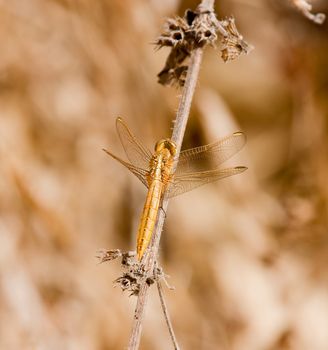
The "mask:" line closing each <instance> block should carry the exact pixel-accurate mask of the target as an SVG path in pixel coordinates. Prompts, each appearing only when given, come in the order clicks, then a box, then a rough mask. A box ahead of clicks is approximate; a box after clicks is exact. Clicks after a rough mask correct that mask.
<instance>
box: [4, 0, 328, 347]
mask: <svg viewBox="0 0 328 350" xmlns="http://www.w3.org/2000/svg"><path fill="white" fill-rule="evenodd" d="M28 3H29V4H27V3H26V4H25V5H22V2H21V1H18V0H12V1H10V2H9V1H7V2H5V1H2V2H1V3H0V21H1V28H0V45H1V55H0V91H1V95H0V159H1V162H0V171H1V181H0V194H1V202H0V259H1V263H0V324H1V327H0V348H1V349H2V348H3V349H8V350H11V349H15V350H16V349H24V350H25V349H26V350H27V349H47V350H48V349H65V350H66V349H69V350H71V349H80V350H83V349H86V350H87V349H99V350H104V349H115V350H116V349H123V348H124V346H126V343H127V339H128V335H129V333H130V324H131V315H132V313H133V309H134V302H135V299H133V298H130V299H128V298H127V296H126V295H123V296H122V294H121V292H120V291H119V290H118V289H113V288H112V280H113V279H114V278H115V277H116V276H117V275H118V274H119V273H120V271H119V266H118V265H115V264H111V265H106V264H103V265H97V264H96V260H95V259H94V258H93V255H94V254H95V252H96V250H97V249H99V248H103V247H104V248H117V247H120V248H123V249H130V248H132V247H133V245H134V241H135V233H136V228H137V224H138V220H139V214H140V211H141V208H142V205H143V200H144V195H145V191H144V189H143V188H142V186H141V185H140V184H139V183H138V182H137V181H136V180H134V179H133V177H132V176H131V175H130V174H128V173H127V171H126V170H125V169H123V168H122V167H120V166H119V165H117V164H116V163H114V162H112V161H111V160H110V159H108V158H107V157H106V155H105V154H104V153H103V152H102V151H101V149H102V148H103V147H110V148H111V150H113V151H115V153H119V150H120V145H119V143H118V138H117V136H116V135H115V130H114V120H115V118H116V116H117V115H121V116H123V117H124V118H125V120H127V122H128V123H129V125H130V127H131V129H132V130H134V132H135V133H136V135H138V136H139V137H141V138H142V139H143V140H144V141H145V143H146V144H148V145H149V147H152V145H153V143H154V142H155V141H156V140H157V139H159V138H161V137H167V136H168V135H170V126H171V120H172V118H173V115H174V112H175V108H176V106H177V101H178V99H177V95H178V91H177V90H174V89H170V88H163V87H162V86H160V85H158V84H157V83H156V74H157V73H158V72H159V71H160V69H161V68H162V66H163V64H164V61H165V56H166V54H167V52H164V51H163V52H161V51H160V52H156V53H155V52H154V51H153V48H152V47H151V46H150V45H149V42H152V41H153V40H154V38H155V37H156V36H157V35H158V33H159V31H160V27H161V25H162V23H163V21H164V18H165V17H166V16H169V15H172V14H173V13H179V14H180V15H181V14H182V13H183V11H184V9H185V8H186V7H194V6H195V4H196V3H195V2H192V1H183V2H182V3H181V4H180V7H179V6H178V4H177V3H176V2H175V1H171V2H163V1H152V2H150V1H141V0H137V1H127V2H124V3H123V2H122V1H114V0H107V1H105V0H99V1H95V2H90V1H86V0H80V1H79V2H76V1H73V0H70V1H64V0H62V1H59V0H57V1H54V0H53V1H51V0H30V1H29V2H28ZM313 4H314V5H316V6H315V11H314V13H317V12H324V13H327V12H328V8H327V5H324V2H323V1H316V2H314V1H313ZM320 6H321V7H320ZM325 6H326V7H325ZM217 8H218V10H219V16H220V17H223V16H225V15H226V16H228V15H230V14H233V15H234V16H235V18H236V22H237V24H238V29H239V30H240V32H241V33H242V34H243V35H244V36H245V38H247V40H248V41H249V42H251V43H252V44H253V45H254V46H255V50H254V52H252V54H251V55H250V56H244V57H241V58H240V59H239V60H237V61H235V62H232V63H226V64H224V63H223V62H222V61H221V60H220V58H219V54H218V53H217V52H215V51H214V50H211V49H209V50H207V52H206V54H205V58H204V62H203V64H202V69H201V77H200V81H199V84H198V88H197V89H198V90H197V92H196V97H195V103H194V106H193V110H192V115H191V119H190V121H189V125H188V128H187V134H186V138H185V147H189V146H190V147H192V146H197V145H200V144H205V143H209V142H211V141H213V140H216V139H217V138H219V137H221V136H223V135H225V134H228V133H230V132H233V131H236V130H238V129H242V130H244V131H245V132H246V133H247V135H248V140H249V142H248V145H247V147H246V149H245V151H244V153H242V154H241V156H240V157H242V159H239V160H238V158H235V159H234V160H233V164H237V165H239V164H243V165H244V164H245V165H247V166H248V167H249V171H248V173H247V174H246V173H245V174H243V175H241V176H239V177H238V178H237V177H236V178H231V179H227V180H224V181H222V182H221V183H219V184H217V185H212V186H208V187H207V188H205V187H204V188H203V189H200V190H197V191H196V190H195V191H194V192H192V193H190V194H186V195H184V196H181V197H180V198H177V199H175V200H172V201H171V203H170V208H169V210H168V218H167V221H166V224H165V228H164V234H163V237H162V245H161V257H162V262H163V266H164V268H165V271H166V273H168V274H170V275H171V276H172V278H171V280H170V283H171V284H173V285H174V286H175V287H176V290H175V291H174V292H170V291H167V292H166V294H167V297H168V303H169V306H170V309H171V317H172V320H173V322H174V324H175V330H176V332H177V336H178V339H179V341H180V343H181V346H182V348H185V349H206V350H210V349H213V350H214V349H223V350H244V349H247V350H248V349H250V350H253V349H254V350H255V349H270V350H271V349H272V350H278V349H279V350H287V349H290V350H294V349H295V350H308V349H311V350H322V349H327V348H328V333H327V329H328V316H327V315H328V296H327V292H326V290H327V281H328V275H327V271H326V270H327V269H326V266H327V262H328V261H327V256H328V255H327V254H328V248H327V227H328V222H327V221H328V220H327V201H328V185H327V176H328V169H327V167H328V165H327V164H328V159H327V149H328V145H327V134H328V131H327V115H328V103H327V92H328V91H327V90H328V88H327V82H328V72H327V66H326V65H327V61H328V39H327V38H328V35H327V31H328V29H327V28H328V27H327V24H324V25H323V26H321V27H318V26H316V25H315V24H313V23H311V22H310V21H307V20H306V19H305V18H303V16H302V15H301V14H300V13H299V12H297V11H295V10H294V9H293V7H291V6H290V4H288V2H285V1H282V0H281V1H268V2H263V1H260V0H256V1H245V0H243V1H241V0H238V1H237V0H235V1H221V2H217ZM121 154H123V151H122V153H121ZM154 293H155V290H154ZM150 300H151V302H150V303H149V304H148V310H147V315H146V323H145V326H144V329H145V334H144V338H143V341H142V348H143V349H159V350H160V349H165V350H166V349H168V348H169V346H170V345H169V344H170V340H169V336H168V334H167V331H166V329H165V325H164V320H163V316H162V314H161V312H160V307H159V303H158V301H157V297H156V296H155V294H154V296H153V297H151V299H150Z"/></svg>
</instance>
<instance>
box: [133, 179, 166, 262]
mask: <svg viewBox="0 0 328 350" xmlns="http://www.w3.org/2000/svg"><path fill="white" fill-rule="evenodd" d="M162 193H163V184H162V182H161V181H159V180H154V181H153V182H152V183H151V185H150V186H149V190H148V194H147V198H146V202H145V205H144V208H143V212H142V217H141V222H140V226H139V230H138V237H137V255H138V259H139V260H141V258H142V256H143V254H144V252H145V251H146V249H147V247H148V245H149V242H150V240H151V237H152V235H153V231H154V227H155V224H156V219H157V214H158V209H159V206H160V202H161V198H162Z"/></svg>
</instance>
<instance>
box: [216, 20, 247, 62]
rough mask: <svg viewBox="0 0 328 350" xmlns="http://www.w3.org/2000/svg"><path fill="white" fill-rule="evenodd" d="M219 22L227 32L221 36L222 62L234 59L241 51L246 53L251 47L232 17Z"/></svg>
mask: <svg viewBox="0 0 328 350" xmlns="http://www.w3.org/2000/svg"><path fill="white" fill-rule="evenodd" d="M221 24H222V26H223V27H224V29H225V30H226V32H227V35H226V36H224V37H223V38H222V48H221V57H222V59H223V61H224V62H226V61H231V60H234V59H236V58H237V57H239V56H240V55H241V54H242V53H243V54H248V53H249V52H250V51H251V50H252V49H253V47H252V46H251V45H249V44H248V43H247V42H246V41H245V40H244V39H243V36H242V35H241V34H239V32H238V30H237V27H236V25H235V19H234V18H233V17H230V18H228V19H227V20H224V21H221Z"/></svg>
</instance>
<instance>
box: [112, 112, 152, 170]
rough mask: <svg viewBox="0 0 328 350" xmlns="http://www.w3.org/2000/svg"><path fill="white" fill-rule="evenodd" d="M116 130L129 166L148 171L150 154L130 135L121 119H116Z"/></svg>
mask: <svg viewBox="0 0 328 350" xmlns="http://www.w3.org/2000/svg"><path fill="white" fill-rule="evenodd" d="M116 130H117V133H118V135H119V137H120V140H121V143H122V146H123V148H124V151H125V153H126V156H127V157H128V159H129V161H130V162H131V164H133V165H135V166H136V167H137V168H143V169H148V167H149V162H150V159H151V157H152V154H151V152H150V151H149V150H148V149H147V148H146V147H144V146H143V145H142V143H141V142H140V141H139V140H138V139H137V138H136V137H135V136H134V135H133V134H132V132H131V131H130V129H129V128H128V126H127V125H126V124H125V122H124V121H123V119H122V118H117V119H116Z"/></svg>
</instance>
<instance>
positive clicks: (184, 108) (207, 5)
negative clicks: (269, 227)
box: [128, 0, 214, 350]
mask: <svg viewBox="0 0 328 350" xmlns="http://www.w3.org/2000/svg"><path fill="white" fill-rule="evenodd" d="M213 7H214V0H203V1H202V3H201V4H200V5H199V8H200V9H201V10H202V11H203V12H205V11H213ZM202 55H203V49H201V48H199V49H196V50H194V51H193V52H192V54H191V60H190V65H189V68H188V73H187V77H186V81H185V85H184V87H183V91H182V95H181V99H180V102H179V108H178V111H177V116H176V120H175V124H174V128H173V133H172V138H171V139H172V140H173V141H174V142H175V143H176V145H177V155H176V157H177V158H178V157H179V154H180V150H181V145H182V141H183V136H184V133H185V129H186V126H187V121H188V117H189V112H190V107H191V102H192V98H193V95H194V91H195V88H196V83H197V79H198V73H199V69H200V64H201V60H202ZM174 170H175V169H174ZM167 207H168V198H166V197H165V195H164V198H163V203H162V208H163V210H160V211H159V215H158V218H157V224H156V229H155V232H154V234H153V239H152V241H151V243H150V247H149V253H148V254H146V256H145V259H144V263H145V267H146V269H147V271H149V272H150V273H151V274H153V271H154V266H155V262H156V259H157V255H158V249H159V242H160V238H161V233H162V230H163V225H164V220H165V213H166V210H167ZM148 288H149V285H148V284H147V283H144V284H143V285H142V286H141V288H140V292H139V295H138V300H137V306H136V309H135V313H134V318H133V325H132V332H131V336H130V340H129V346H128V349H129V350H137V349H138V348H139V344H140V338H141V331H142V321H143V317H144V313H145V307H146V304H147V299H148ZM174 339H175V337H174ZM174 346H177V345H176V343H175V344H174ZM176 349H178V347H176Z"/></svg>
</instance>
